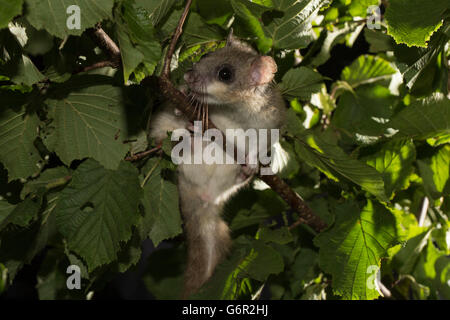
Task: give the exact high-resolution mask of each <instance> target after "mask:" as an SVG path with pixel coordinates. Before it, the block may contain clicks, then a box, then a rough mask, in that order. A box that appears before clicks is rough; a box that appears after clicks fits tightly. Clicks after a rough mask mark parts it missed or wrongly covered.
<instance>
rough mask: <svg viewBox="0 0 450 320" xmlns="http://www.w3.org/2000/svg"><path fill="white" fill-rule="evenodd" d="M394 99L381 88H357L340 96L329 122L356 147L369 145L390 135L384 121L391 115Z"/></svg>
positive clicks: (369, 86)
mask: <svg viewBox="0 0 450 320" xmlns="http://www.w3.org/2000/svg"><path fill="white" fill-rule="evenodd" d="M395 101H396V97H395V96H393V95H392V94H391V92H390V91H389V89H388V88H386V87H383V86H381V85H378V84H376V85H366V86H361V87H359V88H358V89H356V90H355V91H354V92H348V91H346V92H344V94H343V95H342V96H341V97H340V99H339V102H338V105H337V108H336V111H335V112H334V114H333V119H332V123H333V125H335V126H336V127H338V128H341V129H343V130H344V131H345V132H346V133H347V134H348V135H349V136H351V137H352V138H353V139H354V140H355V141H356V142H357V143H359V144H372V143H374V142H376V141H377V140H378V139H380V138H381V137H382V136H383V135H388V134H389V133H390V132H389V131H387V129H386V122H388V121H389V119H390V118H391V116H392V114H393V107H394V103H395Z"/></svg>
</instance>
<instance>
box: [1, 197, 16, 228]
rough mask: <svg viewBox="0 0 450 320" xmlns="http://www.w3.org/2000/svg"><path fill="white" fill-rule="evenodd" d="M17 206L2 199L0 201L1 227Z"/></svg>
mask: <svg viewBox="0 0 450 320" xmlns="http://www.w3.org/2000/svg"><path fill="white" fill-rule="evenodd" d="M14 208H15V206H14V205H12V204H10V203H9V202H8V201H6V200H4V199H2V200H0V225H1V224H2V221H4V220H5V219H6V217H8V216H9V214H10V213H11V212H12V211H13V210H14Z"/></svg>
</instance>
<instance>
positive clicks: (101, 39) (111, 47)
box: [92, 24, 121, 68]
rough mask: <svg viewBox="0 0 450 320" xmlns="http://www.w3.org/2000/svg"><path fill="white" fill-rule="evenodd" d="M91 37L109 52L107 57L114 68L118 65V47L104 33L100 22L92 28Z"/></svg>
mask: <svg viewBox="0 0 450 320" xmlns="http://www.w3.org/2000/svg"><path fill="white" fill-rule="evenodd" d="M92 36H93V38H94V39H95V41H96V42H97V43H98V45H99V46H100V47H101V48H102V49H103V50H104V51H106V52H108V54H109V58H110V60H109V61H111V63H112V66H113V67H114V68H117V67H119V65H120V60H121V59H120V49H119V47H118V46H117V44H116V43H115V42H114V41H113V40H112V39H111V38H110V37H109V36H108V35H107V34H106V32H105V31H104V30H103V29H102V27H101V25H100V24H97V26H96V27H95V29H94V32H93V33H92Z"/></svg>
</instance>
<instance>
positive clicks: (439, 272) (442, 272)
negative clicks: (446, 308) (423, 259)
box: [433, 256, 450, 300]
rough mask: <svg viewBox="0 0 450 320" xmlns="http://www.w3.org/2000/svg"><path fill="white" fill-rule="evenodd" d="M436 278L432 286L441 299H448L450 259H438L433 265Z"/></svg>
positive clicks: (449, 297) (449, 296)
mask: <svg viewBox="0 0 450 320" xmlns="http://www.w3.org/2000/svg"><path fill="white" fill-rule="evenodd" d="M435 269H436V277H435V278H434V281H433V284H434V287H435V288H437V291H438V294H439V296H440V297H441V298H442V299H446V300H448V299H450V286H449V285H448V284H449V281H450V258H449V257H448V256H447V257H440V258H439V259H437V260H436V263H435Z"/></svg>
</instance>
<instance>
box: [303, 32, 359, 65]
mask: <svg viewBox="0 0 450 320" xmlns="http://www.w3.org/2000/svg"><path fill="white" fill-rule="evenodd" d="M356 30H358V24H355V23H353V24H344V26H343V27H341V28H338V27H334V28H333V30H331V31H330V30H327V29H324V30H323V31H322V34H323V35H324V36H323V35H322V34H321V36H320V38H322V37H324V40H323V44H322V45H321V46H320V51H319V53H317V55H316V56H315V57H314V58H313V60H312V61H311V63H310V65H311V66H312V67H318V66H320V65H322V64H324V63H325V62H327V61H328V59H330V57H331V49H332V48H333V47H334V46H335V45H337V44H338V43H340V42H341V41H342V40H343V39H344V38H345V37H346V36H347V35H348V34H350V33H351V32H353V31H356ZM320 38H319V40H317V42H316V43H319V42H318V41H320ZM305 60H306V61H308V59H307V57H305Z"/></svg>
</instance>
